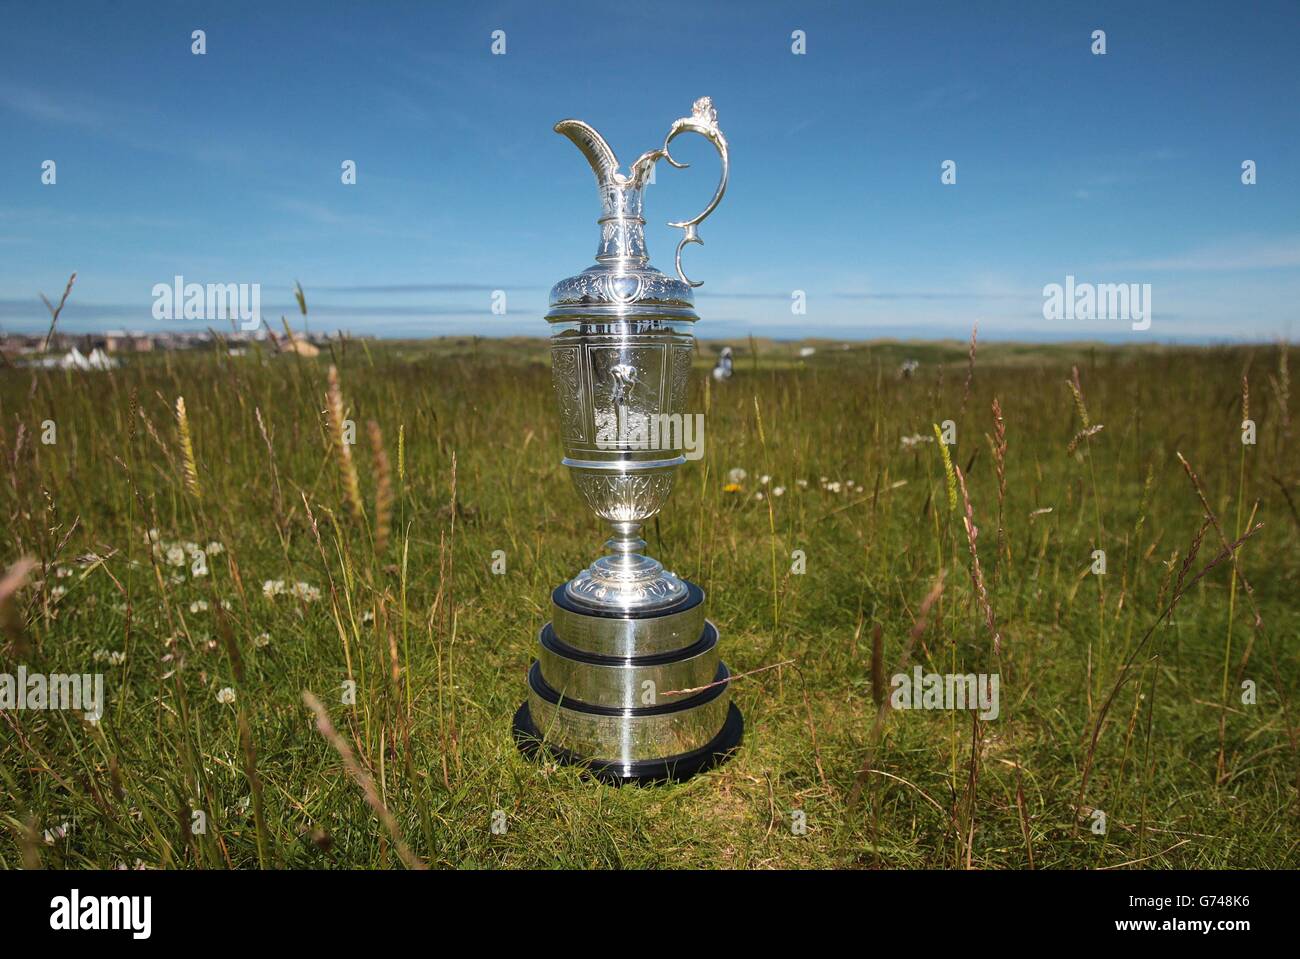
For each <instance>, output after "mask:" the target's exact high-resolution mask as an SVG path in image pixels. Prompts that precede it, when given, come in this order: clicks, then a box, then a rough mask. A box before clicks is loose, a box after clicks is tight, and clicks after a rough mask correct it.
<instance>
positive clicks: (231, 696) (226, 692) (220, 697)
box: [217, 686, 235, 706]
mask: <svg viewBox="0 0 1300 959" xmlns="http://www.w3.org/2000/svg"><path fill="white" fill-rule="evenodd" d="M234 701H235V691H234V690H233V689H231V688H230V687H229V686H223V687H222V688H221V689H220V690H219V691H218V692H217V702H219V703H225V704H226V705H227V706H229V705H230V704H231V703H233V702H234Z"/></svg>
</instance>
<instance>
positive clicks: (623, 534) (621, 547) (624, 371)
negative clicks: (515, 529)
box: [514, 98, 743, 782]
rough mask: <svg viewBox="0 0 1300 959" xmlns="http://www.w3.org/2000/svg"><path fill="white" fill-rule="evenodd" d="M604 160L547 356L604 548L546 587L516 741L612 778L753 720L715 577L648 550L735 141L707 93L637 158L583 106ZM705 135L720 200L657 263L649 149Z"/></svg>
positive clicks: (578, 476)
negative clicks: (712, 228) (710, 598)
mask: <svg viewBox="0 0 1300 959" xmlns="http://www.w3.org/2000/svg"><path fill="white" fill-rule="evenodd" d="M555 129H556V131H557V132H559V133H562V134H564V135H565V136H568V137H569V138H570V139H571V140H572V141H573V142H574V143H575V144H576V145H577V146H578V147H579V149H581V150H582V152H583V154H584V155H585V156H586V157H587V160H588V162H589V163H590V164H591V167H592V170H593V172H595V174H596V179H597V184H598V186H599V189H600V195H601V201H602V206H603V215H602V216H601V218H600V220H599V223H600V225H601V241H600V246H599V248H598V251H597V254H596V265H595V266H592V267H590V268H588V269H587V270H584V271H583V272H582V273H580V274H578V275H577V276H574V277H570V278H569V279H566V280H563V281H561V282H560V283H558V284H556V285H555V287H554V288H553V289H552V291H551V306H550V310H549V312H548V313H547V316H546V318H547V321H548V322H549V323H550V324H551V370H552V378H553V384H554V388H555V395H556V400H557V403H558V407H559V414H560V433H561V437H562V439H563V443H564V452H565V457H564V460H563V462H564V465H565V466H567V467H568V468H569V471H570V475H571V476H572V478H573V482H574V485H575V486H576V487H577V489H578V492H579V493H580V494H581V495H582V498H583V499H584V500H585V501H586V503H587V505H588V506H589V507H590V508H591V510H592V511H593V512H594V513H595V514H596V515H597V516H599V517H601V518H602V519H604V520H606V521H607V522H608V523H609V524H610V526H611V529H612V536H611V537H610V539H609V540H608V541H607V542H606V544H605V545H606V548H607V549H608V550H609V552H608V553H607V554H606V555H605V556H602V557H601V558H599V559H597V560H596V561H595V562H594V563H592V564H591V565H590V566H589V567H588V568H586V569H584V570H582V571H581V572H580V573H578V575H577V576H575V577H574V578H573V579H571V580H569V581H568V582H567V583H563V584H561V585H559V586H557V587H556V588H555V590H554V591H553V592H552V594H551V614H552V615H551V622H550V623H548V624H547V625H546V626H545V627H544V628H543V629H542V631H541V635H540V636H539V649H538V656H537V659H536V661H535V662H534V663H533V664H532V667H531V668H530V670H529V673H528V699H527V700H526V701H525V702H524V704H523V705H522V706H520V708H519V711H518V712H517V713H516V714H515V722H514V729H515V736H516V739H517V741H518V742H519V744H520V748H521V749H523V750H524V751H525V752H526V753H532V752H534V751H535V750H537V749H538V748H539V747H545V748H546V749H547V750H548V751H549V752H550V753H551V754H552V755H554V756H556V757H557V758H558V759H560V760H561V761H565V762H575V763H583V764H586V765H587V766H588V767H589V768H590V770H591V771H592V772H593V773H594V774H596V775H597V776H598V777H600V778H602V779H605V780H609V781H615V782H625V781H641V782H646V781H660V780H669V779H682V778H686V777H688V776H690V775H692V774H694V773H695V772H697V771H699V770H701V769H704V768H707V767H708V766H710V765H713V764H714V763H716V762H718V761H719V760H721V759H723V758H725V757H726V756H727V755H728V754H729V753H730V752H731V751H732V750H734V749H735V748H736V747H737V746H738V745H739V743H740V739H741V736H742V733H743V720H742V719H741V716H740V712H739V710H738V709H737V708H736V707H735V706H734V705H733V704H732V703H731V701H730V689H729V683H728V680H729V678H730V674H729V673H728V671H727V667H726V666H725V665H724V664H723V663H722V661H721V659H720V658H719V656H718V630H717V628H716V627H715V626H714V625H713V624H712V623H710V622H708V621H707V620H706V619H705V618H704V592H703V591H702V590H701V589H700V588H699V587H698V586H696V585H695V584H693V583H690V582H688V581H686V580H683V579H680V578H679V577H677V576H676V575H674V574H673V573H671V572H669V571H667V570H665V569H664V567H663V565H662V564H661V563H660V562H659V561H658V560H655V559H653V558H651V557H649V556H646V555H645V554H644V552H643V550H644V549H645V546H646V543H645V541H644V540H643V539H642V538H641V536H640V531H641V527H642V524H643V523H645V522H646V520H648V519H650V518H651V517H653V516H654V515H655V514H657V513H658V512H659V511H660V510H661V509H662V508H663V506H664V504H665V502H666V501H667V499H668V494H669V493H670V492H671V490H672V485H673V478H674V474H675V472H676V470H677V468H678V467H679V466H681V465H682V464H683V463H685V462H686V458H685V456H683V455H682V452H681V449H680V448H679V447H677V448H674V447H673V446H672V443H673V442H674V441H673V434H674V428H675V432H676V439H677V441H678V442H680V439H681V436H682V423H683V419H684V417H686V415H687V411H686V409H685V405H686V397H687V390H688V387H689V385H690V375H691V369H692V363H693V359H694V354H695V337H694V335H693V333H692V329H693V327H694V324H695V321H696V320H698V319H699V317H698V315H697V314H696V313H695V310H694V305H693V304H694V297H693V295H692V293H691V288H692V286H697V285H698V284H696V283H692V282H691V281H690V280H688V279H687V278H686V276H685V274H684V273H683V272H682V269H681V251H682V248H683V247H684V246H685V245H687V244H688V243H699V242H701V241H700V239H699V236H698V234H697V232H696V227H697V226H698V224H699V223H700V221H702V220H703V219H704V218H705V217H707V216H708V215H709V214H710V213H711V212H713V209H714V208H715V207H716V206H717V204H718V202H719V201H720V200H721V199H722V195H723V192H724V191H725V189H726V183H727V172H728V163H729V159H728V154H727V142H726V140H725V138H724V137H723V136H722V133H721V131H719V130H718V127H717V115H716V113H715V112H714V111H713V108H712V103H711V102H710V101H709V100H708V98H703V99H701V100H699V101H697V102H696V104H695V110H694V113H693V114H692V116H690V117H685V118H682V119H680V120H678V121H677V122H676V123H674V124H673V127H672V129H671V130H670V132H669V134H668V137H667V139H666V140H665V141H664V145H663V147H662V148H661V149H659V150H652V151H650V152H648V153H644V154H642V155H641V157H640V158H638V159H637V161H636V162H635V163H634V164H633V165H632V168H631V173H630V174H629V175H624V174H622V173H620V172H618V161H617V159H616V158H615V156H614V153H613V151H612V150H611V149H610V148H609V146H608V145H607V144H606V143H605V141H604V140H603V139H602V138H601V136H600V134H598V133H597V132H596V131H595V130H593V129H592V128H591V127H589V126H587V125H586V124H585V123H581V122H580V121H577V120H564V121H561V122H560V123H558V124H556V127H555ZM685 132H693V133H699V134H701V135H703V136H705V137H706V138H708V139H709V140H710V141H711V142H712V143H713V144H714V146H715V147H716V148H717V149H718V152H719V154H720V156H721V157H722V179H721V181H720V182H719V184H718V188H717V191H716V192H715V194H714V197H713V200H712V202H710V204H709V206H708V207H706V208H705V210H704V212H702V213H701V214H699V215H698V216H696V217H695V218H694V219H692V220H686V221H681V222H677V223H672V224H670V225H671V226H675V227H679V228H681V229H682V230H684V231H685V235H684V237H683V238H682V241H681V243H680V244H679V245H678V248H677V273H678V276H676V277H673V276H668V275H666V274H664V273H661V272H659V271H658V270H656V269H655V268H654V267H652V266H650V265H649V258H648V256H647V254H646V250H645V239H644V225H645V221H644V219H642V217H641V203H642V196H643V190H644V187H645V184H646V182H647V180H648V179H649V176H650V171H651V170H652V169H653V167H654V164H655V163H656V162H657V161H658V160H660V159H666V160H667V161H668V162H669V163H670V164H672V165H673V166H680V165H681V164H678V163H677V162H676V161H675V160H674V159H673V158H672V156H671V155H670V153H669V152H668V151H669V144H670V143H671V142H672V140H673V139H674V138H675V137H676V136H678V135H679V134H681V133H685Z"/></svg>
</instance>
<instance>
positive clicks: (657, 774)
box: [513, 702, 745, 786]
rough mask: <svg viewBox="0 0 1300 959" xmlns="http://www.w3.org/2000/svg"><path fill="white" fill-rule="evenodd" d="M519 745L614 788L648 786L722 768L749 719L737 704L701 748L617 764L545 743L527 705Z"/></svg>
mask: <svg viewBox="0 0 1300 959" xmlns="http://www.w3.org/2000/svg"><path fill="white" fill-rule="evenodd" d="M513 728H514V736H515V744H516V745H517V746H518V747H519V751H520V752H521V753H523V754H524V756H526V757H527V758H529V759H533V758H535V757H536V756H537V754H538V752H539V750H541V749H545V750H546V752H547V754H549V755H550V756H551V757H553V758H554V759H555V760H556V762H559V763H562V764H564V765H566V766H585V767H586V768H587V771H588V772H589V773H590V774H591V775H592V776H594V777H595V778H596V779H599V780H600V781H601V782H606V783H611V784H613V785H616V786H617V785H622V784H624V783H631V784H634V785H638V786H646V785H650V784H652V783H664V782H682V781H683V780H686V779H690V778H691V777H692V776H694V775H695V774H696V773H699V772H703V771H705V770H706V769H711V768H713V767H714V766H717V765H720V764H722V763H724V762H726V761H727V759H729V758H730V757H731V754H732V753H733V752H734V751H735V750H736V748H737V747H738V746H740V743H741V740H743V739H744V736H745V720H744V717H742V716H741V715H740V710H739V709H737V708H736V704H735V703H731V704H730V706H729V708H728V709H727V721H726V722H725V723H723V724H722V729H721V730H720V731H719V732H718V735H716V736H714V737H713V739H712V740H710V741H709V742H708V743H706V744H705V745H704V746H702V747H701V748H699V749H696V750H693V751H692V752H689V753H680V754H678V755H676V756H666V757H664V758H663V759H644V760H638V761H635V762H626V763H624V762H617V761H610V760H603V759H584V758H583V757H581V756H577V755H575V754H573V753H571V752H570V751H569V750H567V749H563V748H561V747H559V746H556V745H554V744H553V743H547V742H544V741H543V739H542V735H541V733H539V732H538V731H537V727H536V726H535V725H534V724H533V717H532V713H531V712H530V711H529V709H528V703H527V702H525V703H524V704H523V705H521V706H520V707H519V709H518V710H517V711H516V712H515V719H514V723H513Z"/></svg>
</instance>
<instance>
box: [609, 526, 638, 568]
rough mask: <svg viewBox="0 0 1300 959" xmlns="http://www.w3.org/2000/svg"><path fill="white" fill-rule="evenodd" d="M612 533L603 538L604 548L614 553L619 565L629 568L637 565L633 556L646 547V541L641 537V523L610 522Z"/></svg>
mask: <svg viewBox="0 0 1300 959" xmlns="http://www.w3.org/2000/svg"><path fill="white" fill-rule="evenodd" d="M609 525H610V526H612V527H613V529H614V535H613V536H611V537H610V538H609V539H607V540H605V548H606V549H608V550H609V551H610V552H611V553H614V554H615V555H616V556H617V557H618V559H617V563H618V565H620V566H623V567H625V568H628V569H631V568H633V567H635V566H636V565H637V560H636V559H635V557H636V556H637V555H638V554H639V553H641V551H642V550H644V549H645V548H646V541H645V540H644V539H642V538H641V524H640V523H629V522H611V523H610V524H609Z"/></svg>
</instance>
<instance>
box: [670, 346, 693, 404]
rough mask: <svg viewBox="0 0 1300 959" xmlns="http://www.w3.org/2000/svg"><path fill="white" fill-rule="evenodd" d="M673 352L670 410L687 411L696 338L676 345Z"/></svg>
mask: <svg viewBox="0 0 1300 959" xmlns="http://www.w3.org/2000/svg"><path fill="white" fill-rule="evenodd" d="M672 353H673V357H672V364H671V366H670V373H669V382H670V383H671V384H672V385H671V388H670V389H669V391H668V392H669V396H670V398H671V402H672V406H671V408H670V409H669V412H670V413H685V412H686V396H687V391H688V390H689V389H690V385H691V363H692V361H693V360H694V354H695V343H694V339H693V338H692V342H690V343H689V344H687V345H685V346H674V347H673V351H672Z"/></svg>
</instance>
